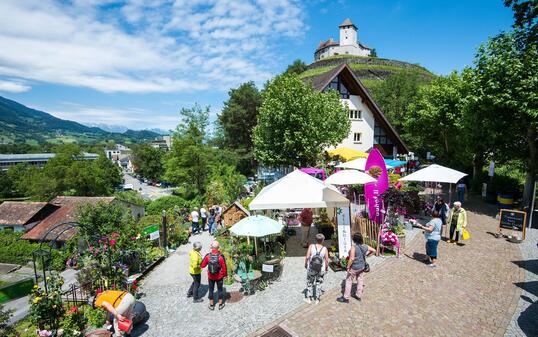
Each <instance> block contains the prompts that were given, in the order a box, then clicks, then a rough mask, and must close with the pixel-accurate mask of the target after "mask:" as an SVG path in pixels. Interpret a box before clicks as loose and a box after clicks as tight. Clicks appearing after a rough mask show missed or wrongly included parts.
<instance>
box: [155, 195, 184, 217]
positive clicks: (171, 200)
mask: <svg viewBox="0 0 538 337" xmlns="http://www.w3.org/2000/svg"><path fill="white" fill-rule="evenodd" d="M190 206H191V203H190V202H188V201H187V200H185V199H183V198H182V197H180V196H177V195H170V196H166V197H162V198H159V199H156V200H153V201H152V202H151V203H150V204H149V205H148V206H147V207H146V214H147V215H161V212H162V211H163V210H166V211H168V210H172V209H174V208H177V207H179V208H185V207H186V208H189V209H190Z"/></svg>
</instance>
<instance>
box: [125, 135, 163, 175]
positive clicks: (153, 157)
mask: <svg viewBox="0 0 538 337" xmlns="http://www.w3.org/2000/svg"><path fill="white" fill-rule="evenodd" d="M132 150H133V164H134V166H135V168H136V172H137V173H138V174H140V175H141V176H142V177H144V178H147V179H150V180H159V179H160V178H161V176H162V175H163V173H164V170H163V165H162V161H163V157H164V153H163V151H162V150H160V149H157V148H154V147H153V146H151V145H149V144H142V145H138V146H133V147H132Z"/></svg>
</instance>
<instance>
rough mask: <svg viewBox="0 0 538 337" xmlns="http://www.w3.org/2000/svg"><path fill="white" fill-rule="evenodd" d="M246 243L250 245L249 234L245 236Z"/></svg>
mask: <svg viewBox="0 0 538 337" xmlns="http://www.w3.org/2000/svg"><path fill="white" fill-rule="evenodd" d="M247 245H250V236H247Z"/></svg>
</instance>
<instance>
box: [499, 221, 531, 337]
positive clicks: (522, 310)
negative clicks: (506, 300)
mask: <svg viewBox="0 0 538 337" xmlns="http://www.w3.org/2000/svg"><path fill="white" fill-rule="evenodd" d="M537 243H538V229H530V230H528V231H527V233H526V238H525V241H523V243H521V244H520V245H519V248H520V249H521V256H522V260H523V261H514V263H516V264H518V265H520V266H521V267H522V268H523V269H524V270H525V281H524V282H520V283H518V284H517V285H518V287H520V288H521V289H523V292H522V294H521V296H520V298H519V301H518V304H517V308H516V311H515V313H514V316H513V317H512V321H511V322H510V325H509V326H508V329H507V330H506V334H505V336H506V337H514V336H515V337H523V336H538V246H537Z"/></svg>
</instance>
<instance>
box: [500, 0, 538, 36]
mask: <svg viewBox="0 0 538 337" xmlns="http://www.w3.org/2000/svg"><path fill="white" fill-rule="evenodd" d="M504 5H505V6H506V7H510V8H512V10H513V11H514V28H522V29H527V30H529V33H530V35H529V37H531V38H533V39H534V41H536V38H537V35H538V24H537V23H538V19H537V17H538V1H536V0H504Z"/></svg>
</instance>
